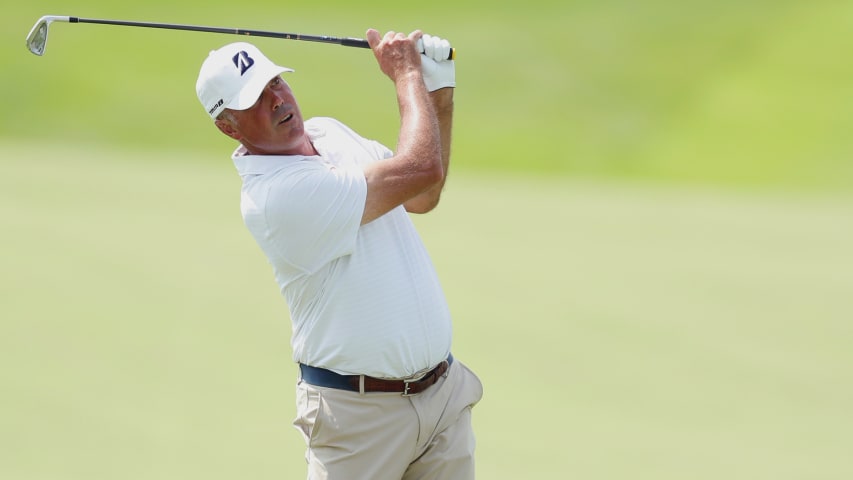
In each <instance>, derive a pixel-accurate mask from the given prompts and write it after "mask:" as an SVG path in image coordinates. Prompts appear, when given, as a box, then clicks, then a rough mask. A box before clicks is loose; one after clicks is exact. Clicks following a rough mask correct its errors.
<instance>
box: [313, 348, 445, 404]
mask: <svg viewBox="0 0 853 480" xmlns="http://www.w3.org/2000/svg"><path fill="white" fill-rule="evenodd" d="M452 363H453V355H449V356H448V357H447V360H445V361H443V362H441V363H439V364H438V365H437V366H436V367H435V368H433V369H432V370H430V371H429V372H428V373H427V374H426V375H424V376H423V377H421V378H419V379H417V380H413V381H406V380H386V379H383V378H374V377H368V376H366V375H341V374H339V373H335V372H333V371H331V370H326V369H325V368H318V367H312V366H310V365H305V364H301V363H300V364H299V370H300V372H301V374H302V380H304V381H306V382H307V383H310V384H311V385H315V386H318V387H328V388H337V389H339V390H349V391H351V392H361V393H369V392H388V393H400V394H402V395H404V396H408V395H417V394H419V393H421V392H423V391H424V390H426V389H427V388H429V387H431V386H433V385H435V382H437V381H438V379H439V378H441V377H442V376H444V374H445V373H447V370H448V369H450V365H451V364H452Z"/></svg>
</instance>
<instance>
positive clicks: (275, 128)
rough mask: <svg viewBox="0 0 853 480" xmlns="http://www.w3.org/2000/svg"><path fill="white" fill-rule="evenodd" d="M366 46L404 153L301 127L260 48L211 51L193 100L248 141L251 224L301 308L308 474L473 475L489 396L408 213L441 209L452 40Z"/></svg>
mask: <svg viewBox="0 0 853 480" xmlns="http://www.w3.org/2000/svg"><path fill="white" fill-rule="evenodd" d="M367 40H368V42H369V44H370V47H371V48H372V49H373V53H374V55H375V57H376V60H377V62H378V64H379V68H380V70H381V71H382V72H383V73H384V74H385V75H386V76H387V77H388V78H390V79H391V81H392V82H393V83H394V87H395V90H396V95H397V101H398V104H399V111H400V131H399V133H398V143H397V149H396V151H391V150H389V149H388V148H386V147H385V146H383V145H381V144H379V143H377V142H375V141H371V140H367V139H365V138H362V137H361V136H359V135H358V134H357V133H355V132H354V131H353V130H351V129H350V128H349V127H347V126H346V125H344V124H342V123H341V122H339V121H337V120H335V119H332V118H312V119H310V120H307V121H304V120H303V118H302V113H301V112H300V110H299V106H298V104H297V102H296V99H295V97H294V93H293V91H292V90H291V88H290V86H289V85H288V83H287V82H286V81H284V79H283V78H282V77H281V74H282V73H284V72H292V70H291V69H289V68H286V67H281V66H278V65H276V64H275V63H273V62H272V61H270V60H269V59H268V58H267V57H265V56H264V55H263V54H262V53H261V52H260V51H259V50H258V49H257V48H256V47H254V46H253V45H251V44H248V43H242V42H241V43H233V44H230V45H226V46H224V47H222V48H221V49H219V50H215V51H213V52H211V53H210V55H209V56H208V57H207V59H206V60H205V61H204V63H203V65H202V67H201V71H200V73H199V77H198V82H197V84H196V91H197V94H198V98H199V100H200V101H201V103H202V105H203V106H204V110H205V111H206V112H207V113H208V115H210V117H211V118H212V119H213V120H214V123H215V124H216V126H217V127H218V128H219V130H220V131H221V132H222V133H224V134H225V135H227V136H229V137H231V138H233V139H234V140H236V141H238V142H239V143H240V145H239V147H237V149H236V151H235V152H234V153H233V156H232V159H233V161H234V164H235V165H236V167H237V170H238V172H239V174H240V176H241V177H242V181H243V186H242V199H241V210H242V214H243V219H244V221H245V224H246V226H247V227H248V229H249V231H250V232H251V233H252V235H253V236H254V238H255V240H256V241H257V243H258V245H259V246H260V247H261V249H262V250H263V251H264V253H265V254H266V256H267V258H268V259H269V262H270V263H271V264H272V267H273V272H274V274H275V279H276V281H277V282H278V284H279V287H280V289H281V292H282V294H283V295H284V297H285V299H286V301H287V305H288V308H289V309H290V317H291V320H292V324H293V325H292V326H293V332H292V341H291V343H292V348H293V359H294V361H296V362H298V363H299V370H300V378H299V381H298V383H297V388H296V391H297V395H296V406H297V416H296V420H295V421H294V425H295V426H296V427H297V428H298V429H299V431H300V432H301V433H302V435H303V436H304V439H305V442H306V444H307V449H306V460H307V462H308V478H309V479H341V480H342V479H370V480H382V479H388V480H399V479H452V480H459V479H470V478H474V434H473V430H472V426H471V407H473V405H474V404H476V403H477V402H478V401H479V400H480V398H481V397H482V393H483V390H482V385H481V383H480V381H479V379H478V378H477V377H476V375H474V374H473V373H472V372H471V371H470V370H469V369H468V368H466V367H465V365H463V364H462V362H460V361H459V359H456V358H454V357H453V356H452V355H451V348H450V347H451V319H450V312H449V310H448V306H447V303H446V301H445V298H444V293H443V292H442V289H441V286H440V285H439V281H438V278H437V275H436V272H435V269H434V268H433V265H432V263H431V261H430V258H429V256H428V254H427V252H426V250H425V248H424V245H423V244H422V242H421V240H420V237H419V236H418V233H417V232H416V230H415V228H414V226H413V224H412V222H411V219H410V218H409V216H408V215H407V213H406V212H412V213H427V212H429V211H431V210H432V209H433V208H435V206H436V205H437V204H438V201H439V197H440V194H441V191H442V188H443V186H444V182H445V179H446V177H447V169H448V165H449V158H450V136H451V123H452V118H453V90H454V88H455V85H456V80H455V66H454V62H453V61H450V60H446V59H447V58H448V54H449V52H450V44H449V42H447V41H446V40H442V39H440V38H438V37H432V36H429V35H422V34H421V32H419V31H415V32H413V33H411V34H410V35H405V34H402V33H395V32H388V33H387V34H385V35H384V37H383V36H380V34H379V33H378V32H377V31H376V30H372V29H371V30H368V31H367ZM419 52H423V53H419ZM344 83H345V81H344V80H343V79H342V84H344ZM330 94H331V92H330ZM340 95H341V99H342V101H346V97H347V96H349V95H358V92H357V91H344V92H340ZM362 113H363V114H364V117H365V118H364V121H370V118H369V117H370V116H371V115H372V114H373V112H369V111H365V112H362Z"/></svg>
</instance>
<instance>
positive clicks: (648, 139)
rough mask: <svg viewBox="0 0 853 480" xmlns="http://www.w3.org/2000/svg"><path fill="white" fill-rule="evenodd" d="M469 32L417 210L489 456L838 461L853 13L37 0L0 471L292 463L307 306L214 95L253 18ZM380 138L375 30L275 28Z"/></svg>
mask: <svg viewBox="0 0 853 480" xmlns="http://www.w3.org/2000/svg"><path fill="white" fill-rule="evenodd" d="M46 14H54V15H75V16H80V17H92V18H116V19H127V20H139V21H154V22H168V23H187V24H202V25H212V26H223V27H244V28H256V29H266V30H280V31H293V32H301V33H311V34H327V35H335V36H354V37H362V36H363V35H364V30H365V29H366V28H368V27H375V28H378V29H379V30H383V31H384V30H389V29H395V30H401V31H409V30H412V29H415V28H421V29H423V30H425V31H427V32H431V33H434V34H437V35H440V36H443V37H446V38H449V39H451V41H452V42H453V43H454V45H455V47H456V48H457V50H458V52H459V60H458V62H457V83H458V88H457V91H456V93H455V98H456V117H455V131H454V133H455V136H454V145H453V148H454V160H453V173H452V177H451V180H450V182H449V184H448V187H447V191H446V194H445V197H444V199H443V203H442V206H441V207H440V208H439V209H438V210H437V211H435V212H434V213H432V214H430V215H426V216H422V217H417V218H416V222H417V223H418V226H419V229H420V230H421V232H422V235H423V237H424V240H425V242H426V243H427V246H428V248H429V250H430V252H431V255H432V256H433V259H434V262H435V264H436V267H437V269H438V270H439V275H440V276H441V279H442V282H443V285H444V287H445V290H446V293H447V297H448V301H449V302H450V306H451V310H452V312H453V314H454V318H455V345H454V352H455V354H456V356H457V357H458V358H460V359H462V360H463V361H465V362H466V363H468V364H469V365H470V366H471V367H472V368H473V369H474V370H475V371H477V372H478V373H479V374H480V376H481V377H482V379H483V381H484V384H485V387H486V395H485V397H484V400H483V402H482V403H481V404H480V405H479V406H478V407H477V408H476V409H475V426H476V429H477V433H478V469H479V473H480V475H479V477H480V478H488V479H511V478H512V479H515V478H585V479H590V480H591V479H614V478H636V479H654V480H662V479H684V478H691V479H709V480H710V479H715V480H716V479H720V478H726V479H750V480H754V479H773V480H779V479H804V478H808V479H848V478H851V476H853V463H851V462H850V461H849V458H848V457H849V450H850V446H851V445H853V434H851V432H853V411H851V407H850V406H851V405H853V352H851V348H850V345H851V344H853V326H851V319H853V295H851V293H853V251H851V245H853V194H851V192H853V163H851V158H853V135H851V134H850V132H851V131H853V82H851V78H853V63H851V62H850V61H849V60H848V58H847V57H848V55H847V52H849V51H851V47H853V37H851V36H850V35H849V32H850V31H851V27H853V3H850V2H838V1H829V0H825V1H816V2H794V1H776V2H770V1H763V0H760V1H759V0H757V1H749V2H736V1H729V0H723V1H720V2H714V3H709V2H698V1H690V0H688V1H681V2H674V1H671V0H653V1H648V2H642V3H637V2H628V1H623V0H613V1H599V2H588V1H563V2H549V1H544V0H538V1H532V2H524V3H516V2H480V1H470V2H465V3H464V4H461V5H460V4H457V2H448V1H443V0H440V1H435V2H431V3H429V4H428V5H427V4H423V3H418V4H414V3H405V4H403V3H399V2H371V3H370V4H368V5H356V4H353V3H347V2H343V1H340V0H338V1H332V2H313V3H310V4H309V3H296V2H294V3H293V4H283V3H280V2H264V1H258V0H250V1H247V2H240V3H239V4H238V3H234V2H227V3H226V2H221V1H212V2H206V3H205V4H203V5H202V4H196V3H176V2H164V1H160V0H153V1H149V2H140V3H138V4H133V3H124V4H120V3H115V2H106V1H103V0H89V1H80V2H74V3H73V4H69V3H68V2H59V1H45V2H30V3H29V4H27V5H16V6H14V7H9V8H7V9H6V12H5V15H4V16H3V18H2V19H0V26H2V28H0V38H2V41H0V52H2V58H3V59H4V68H3V75H2V76H0V88H2V91H3V92H4V100H5V105H6V107H7V108H6V109H5V115H3V116H2V117H0V148H2V152H3V153H2V157H1V158H2V162H0V165H2V171H3V175H2V176H0V213H2V215H0V218H2V223H0V226H1V227H0V228H2V237H0V239H1V240H0V242H2V243H0V252H2V253H0V272H2V276H0V352H2V353H0V355H2V356H0V478H4V479H5V478H8V479H27V480H30V479H60V478H61V479H78V478H79V479H84V478H85V479H87V480H92V479H114V478H123V479H133V478H145V479H151V478H158V479H187V478H208V479H217V478H223V479H224V478H247V477H251V478H269V479H272V478H303V477H304V462H303V460H302V450H303V445H302V441H301V438H299V435H298V434H297V432H296V431H295V430H293V429H292V427H291V426H290V420H291V418H292V416H293V412H294V405H293V380H294V376H295V368H294V366H293V364H292V363H291V360H290V349H289V345H288V340H289V334H290V330H289V322H288V319H287V312H286V306H285V305H284V302H283V301H282V300H281V299H280V297H279V296H278V292H277V288H276V286H275V283H274V281H273V278H272V275H271V272H270V269H269V267H268V265H267V263H266V261H265V259H264V258H263V255H262V254H261V253H260V252H259V250H258V249H257V247H256V246H255V245H254V243H253V241H252V239H251V237H250V236H249V234H248V233H247V232H246V231H245V230H244V227H243V225H242V222H241V219H240V216H239V207H238V202H239V196H238V195H239V186H240V182H239V178H238V176H237V175H236V172H235V171H234V169H233V166H232V165H231V162H230V160H229V158H228V157H229V154H230V152H231V150H232V149H233V146H234V145H233V144H232V142H231V140H229V139H228V138H226V137H224V136H223V135H221V134H219V133H218V132H217V131H216V130H215V128H214V127H213V126H212V125H211V124H210V121H209V119H208V118H207V117H206V114H205V113H204V109H203V108H202V107H201V106H200V105H199V104H198V101H197V100H196V98H195V92H194V84H195V78H196V74H197V72H198V68H199V65H200V62H201V61H202V60H203V58H204V57H205V56H206V54H207V52H208V51H209V50H211V49H213V48H217V47H219V46H221V45H223V44H225V43H228V42H231V41H235V40H239V39H238V38H237V37H233V36H224V35H215V34H203V33H189V32H171V31H161V30H149V29H133V28H122V27H111V26H100V25H71V24H54V25H53V26H52V27H51V32H50V40H49V42H48V46H47V51H46V54H45V56H44V57H41V58H39V57H36V56H33V55H32V54H30V53H29V52H28V51H27V50H26V49H25V47H24V38H25V36H26V34H27V32H28V31H29V29H30V28H31V26H32V25H33V24H34V23H35V21H36V20H37V19H38V18H39V17H40V16H42V15H46ZM253 41H254V42H255V43H256V44H257V45H259V46H260V47H261V48H262V49H263V50H264V51H265V52H266V53H267V54H268V55H269V56H270V57H271V58H273V59H274V60H276V61H278V62H279V63H281V64H284V65H287V66H290V67H293V68H295V69H296V70H297V72H296V73H295V74H293V75H289V76H288V77H287V79H288V81H289V82H290V83H291V85H292V86H293V88H294V90H295V92H296V94H297V96H298V98H299V100H300V104H301V107H302V110H303V113H305V115H306V116H319V115H324V116H325V115H328V116H334V117H337V118H339V119H341V120H343V121H344V122H346V123H348V124H349V125H351V126H352V127H354V128H355V129H356V130H357V131H359V132H361V133H362V134H363V135H365V136H367V137H370V138H375V139H378V140H380V141H382V142H384V143H386V144H387V145H389V146H392V147H393V146H394V144H395V141H396V127H397V110H396V104H395V101H394V94H393V89H392V85H391V83H390V82H389V81H388V80H387V79H386V78H385V77H383V76H382V75H381V74H380V72H379V71H378V69H377V68H376V67H375V64H374V62H373V60H372V56H371V54H370V52H369V51H367V50H358V49H349V48H343V47H338V46H333V45H323V44H313V43H306V42H288V41H280V40H271V39H254V40H253Z"/></svg>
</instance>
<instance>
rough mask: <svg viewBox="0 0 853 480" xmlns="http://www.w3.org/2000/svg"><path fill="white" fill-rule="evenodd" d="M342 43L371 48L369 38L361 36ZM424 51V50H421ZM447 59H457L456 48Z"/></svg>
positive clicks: (451, 50) (347, 38)
mask: <svg viewBox="0 0 853 480" xmlns="http://www.w3.org/2000/svg"><path fill="white" fill-rule="evenodd" d="M340 40H341V45H343V46H345V47H358V48H370V44H369V43H367V40H363V39H361V38H350V37H346V38H341V39H340ZM421 53H423V52H421ZM447 60H456V49H455V48H451V49H450V54H449V55H447Z"/></svg>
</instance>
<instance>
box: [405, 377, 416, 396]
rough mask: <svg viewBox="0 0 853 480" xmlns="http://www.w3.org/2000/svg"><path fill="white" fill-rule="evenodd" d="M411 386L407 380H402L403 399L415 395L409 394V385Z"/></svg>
mask: <svg viewBox="0 0 853 480" xmlns="http://www.w3.org/2000/svg"><path fill="white" fill-rule="evenodd" d="M411 384H412V382H409V381H407V380H403V385H404V387H403V396H404V397H412V396H414V395H415V394H414V393H409V385H411Z"/></svg>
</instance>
